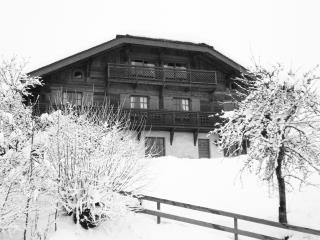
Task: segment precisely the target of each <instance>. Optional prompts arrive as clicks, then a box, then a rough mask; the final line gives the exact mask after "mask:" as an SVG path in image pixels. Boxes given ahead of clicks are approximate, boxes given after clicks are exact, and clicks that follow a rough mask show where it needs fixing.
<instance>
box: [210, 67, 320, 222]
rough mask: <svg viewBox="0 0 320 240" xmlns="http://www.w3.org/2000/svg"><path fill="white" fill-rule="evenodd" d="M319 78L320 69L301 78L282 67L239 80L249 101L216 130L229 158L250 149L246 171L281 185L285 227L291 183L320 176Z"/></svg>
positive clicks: (213, 132) (239, 104)
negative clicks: (313, 174)
mask: <svg viewBox="0 0 320 240" xmlns="http://www.w3.org/2000/svg"><path fill="white" fill-rule="evenodd" d="M317 79H319V77H318V76H317V74H316V69H314V70H313V71H310V72H307V73H304V74H297V73H293V72H292V71H286V70H285V69H283V68H282V67H281V66H275V67H273V68H272V69H265V68H262V67H258V68H257V69H256V70H255V71H253V72H252V73H251V74H250V77H249V78H243V79H238V83H239V89H240V93H241V94H242V96H244V94H245V95H246V98H245V99H244V100H243V101H241V102H239V103H238V108H237V109H235V110H234V111H232V112H228V113H226V114H225V115H224V116H222V117H225V121H224V123H223V124H221V125H220V126H218V127H217V128H216V129H215V130H214V131H212V134H216V135H218V136H220V138H219V140H218V145H219V146H220V147H221V148H222V149H224V150H225V151H226V152H227V153H229V154H230V155H232V154H234V153H237V152H242V150H243V147H244V146H245V145H247V147H248V149H247V161H246V163H245V165H244V169H251V170H253V171H255V172H256V173H257V174H259V175H260V176H261V177H262V179H263V180H266V181H268V182H269V183H271V184H274V183H276V184H277V185H278V189H279V221H280V222H282V223H287V216H286V195H285V193H286V188H285V187H286V183H290V181H292V180H298V181H300V182H301V183H306V182H307V180H308V177H309V176H310V175H311V174H312V173H316V174H319V173H320V98H319V95H318V94H317V93H316V92H315V89H314V88H313V82H314V80H317ZM243 143H247V144H243Z"/></svg>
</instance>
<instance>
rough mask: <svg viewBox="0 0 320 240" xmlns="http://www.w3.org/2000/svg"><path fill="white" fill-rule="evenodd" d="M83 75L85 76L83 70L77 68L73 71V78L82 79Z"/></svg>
mask: <svg viewBox="0 0 320 240" xmlns="http://www.w3.org/2000/svg"><path fill="white" fill-rule="evenodd" d="M83 77H84V74H83V71H82V70H75V71H74V72H73V78H76V79H82V78H83Z"/></svg>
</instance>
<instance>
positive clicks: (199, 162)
mask: <svg viewBox="0 0 320 240" xmlns="http://www.w3.org/2000/svg"><path fill="white" fill-rule="evenodd" d="M242 158H243V156H242V157H234V158H221V159H178V158H174V157H163V158H155V159H151V160H150V161H151V162H150V169H149V170H150V176H151V182H150V184H149V187H148V189H146V190H145V191H144V192H143V193H144V194H148V195H152V196H157V197H161V198H168V199H171V200H176V201H182V202H186V203H191V204H197V205H201V206H206V207H211V208H215V209H220V210H225V211H230V212H235V213H240V214H246V215H249V216H254V217H259V218H264V219H269V220H273V221H277V207H278V200H277V192H276V191H272V190H271V189H269V188H268V186H266V185H265V184H264V183H262V182H261V181H259V180H258V179H257V177H256V176H254V175H249V174H246V175H245V176H243V177H242V179H240V176H239V170H240V169H241V166H242ZM313 181H314V183H318V184H319V183H320V177H319V176H315V177H314V179H313ZM287 198H288V199H287V201H288V220H289V223H290V224H294V225H301V226H304V227H310V228H315V229H320V204H319V202H320V189H317V188H315V187H311V186H308V187H304V188H303V189H302V190H301V191H298V189H295V191H294V192H290V193H288V194H287ZM144 205H145V206H148V207H150V208H153V209H155V203H147V202H146V203H145V204H144ZM161 210H163V211H165V212H170V213H179V214H182V215H184V216H190V217H193V218H197V219H200V220H206V221H211V222H213V223H217V224H221V225H225V226H232V223H233V220H232V219H230V218H226V217H220V216H211V215H208V214H199V213H194V212H190V211H188V210H183V209H179V208H172V207H169V206H165V205H161ZM58 227H59V230H58V232H56V233H54V234H53V235H52V237H51V238H50V240H58V239H59V240H64V239H68V240H82V239H91V240H100V239H101V240H102V239H113V240H122V239H131V240H135V239H156V240H157V239H159V240H160V239H161V240H163V239H173V238H176V239H186V240H189V239H190V240H191V239H221V240H224V239H232V238H233V236H232V234H230V233H224V232H221V231H216V230H212V229H206V228H202V227H198V226H192V225H189V224H184V223H179V222H175V221H171V220H165V219H162V222H161V224H160V225H157V224H156V220H155V217H153V216H146V215H142V214H132V215H131V216H128V217H126V218H125V219H124V218H122V219H119V220H118V221H117V222H113V223H105V224H104V225H102V226H101V227H99V228H97V229H95V230H91V231H86V230H82V229H79V228H78V227H77V226H75V225H74V224H73V223H72V221H71V219H70V218H69V217H63V218H61V219H60V224H59V225H58ZM239 228H241V229H244V230H250V231H254V232H257V233H261V234H266V235H270V236H274V237H284V236H285V235H286V234H288V235H290V236H291V235H293V234H294V235H293V238H290V239H296V240H298V239H299V240H300V239H318V237H312V238H311V237H308V236H307V235H306V234H296V233H294V232H290V231H285V230H281V229H276V228H271V227H263V226H260V225H259V224H254V225H253V224H249V223H244V222H243V221H239ZM310 236H311V235H310ZM240 239H250V238H245V237H240Z"/></svg>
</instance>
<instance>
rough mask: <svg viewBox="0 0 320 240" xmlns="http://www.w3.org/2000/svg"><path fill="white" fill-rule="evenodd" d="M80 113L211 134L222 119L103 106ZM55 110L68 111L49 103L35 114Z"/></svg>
mask: <svg viewBox="0 0 320 240" xmlns="http://www.w3.org/2000/svg"><path fill="white" fill-rule="evenodd" d="M73 108H74V109H78V110H79V111H83V110H84V111H96V112H97V113H99V112H100V111H101V112H105V111H106V110H107V111H114V112H115V113H116V114H119V113H120V114H121V116H122V117H124V118H125V119H127V120H129V122H130V124H132V126H142V127H144V128H145V129H147V130H148V129H149V130H150V129H152V130H170V129H174V130H176V131H177V130H182V131H190V130H191V131H194V130H198V131H202V132H209V131H210V130H212V129H213V128H214V126H215V124H216V123H217V122H220V121H221V119H220V118H219V117H218V116H216V113H215V112H191V111H169V110H148V109H126V108H124V109H117V108H112V107H111V108H105V107H102V106H88V107H86V106H76V107H73ZM54 109H68V106H67V105H51V104H49V103H37V104H36V105H35V106H34V112H35V114H41V113H45V112H50V111H51V110H54Z"/></svg>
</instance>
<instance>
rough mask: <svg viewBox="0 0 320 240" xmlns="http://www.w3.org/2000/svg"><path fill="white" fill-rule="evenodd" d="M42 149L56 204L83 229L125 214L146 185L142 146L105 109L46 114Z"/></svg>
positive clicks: (120, 120)
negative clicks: (136, 193) (45, 128)
mask: <svg viewBox="0 0 320 240" xmlns="http://www.w3.org/2000/svg"><path fill="white" fill-rule="evenodd" d="M41 120H42V123H43V124H45V125H48V126H49V127H47V130H46V135H47V140H46V142H47V143H46V147H45V151H44V155H45V160H46V165H47V168H48V169H49V172H50V174H49V175H48V178H50V179H51V180H52V185H53V186H55V187H56V191H57V194H58V204H59V206H61V207H62V209H63V210H64V211H65V212H66V213H67V214H70V215H72V216H73V217H74V220H75V222H80V224H81V225H82V226H83V227H84V228H90V227H95V226H97V225H98V224H99V223H100V222H102V221H105V220H108V219H112V218H114V217H116V216H119V215H122V214H125V213H126V211H128V210H130V209H131V208H132V207H137V206H138V205H137V203H138V202H137V200H135V199H134V198H132V197H129V196H124V195H122V194H121V193H122V192H124V191H126V192H131V193H135V192H136V191H137V190H138V189H139V188H141V187H143V185H144V184H145V176H144V174H145V172H144V166H145V160H144V145H143V144H142V143H141V142H139V141H138V140H137V138H136V137H137V136H136V133H135V132H133V131H130V130H129V128H128V122H127V121H126V120H125V118H121V115H120V114H119V112H118V113H115V112H113V111H109V110H107V109H99V110H97V109H94V108H90V109H86V110H84V111H80V112H79V109H73V108H72V107H70V108H69V109H65V110H64V111H61V110H57V111H55V112H52V113H51V114H49V115H42V117H41Z"/></svg>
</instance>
